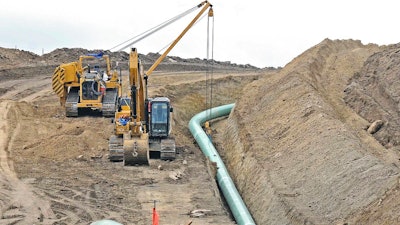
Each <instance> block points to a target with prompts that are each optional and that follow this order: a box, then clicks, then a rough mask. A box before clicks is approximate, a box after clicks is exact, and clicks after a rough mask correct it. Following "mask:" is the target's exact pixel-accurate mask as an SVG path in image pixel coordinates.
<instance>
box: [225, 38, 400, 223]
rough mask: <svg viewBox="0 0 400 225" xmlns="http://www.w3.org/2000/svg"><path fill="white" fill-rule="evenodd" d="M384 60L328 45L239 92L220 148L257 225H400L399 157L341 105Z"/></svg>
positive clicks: (369, 49)
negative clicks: (356, 80) (356, 78)
mask: <svg viewBox="0 0 400 225" xmlns="http://www.w3.org/2000/svg"><path fill="white" fill-rule="evenodd" d="M382 50H384V47H378V46H376V45H363V44H361V42H360V41H353V40H345V41H332V40H328V39H327V40H324V41H323V42H321V43H320V44H318V45H316V46H314V47H313V48H311V49H309V50H307V51H306V52H304V53H303V54H301V55H300V56H298V57H297V58H295V59H294V60H293V61H292V62H291V63H289V64H288V65H287V66H286V67H285V68H283V70H282V71H280V72H279V73H276V74H273V75H271V76H268V77H264V78H263V79H260V80H257V81H254V82H252V83H251V84H249V85H247V86H246V87H245V88H244V90H243V96H242V97H241V98H240V99H239V100H238V101H237V104H236V106H235V108H234V110H233V112H232V113H231V115H230V117H229V119H228V121H227V122H226V125H225V128H223V129H222V130H223V131H222V132H219V133H220V135H219V140H221V141H220V142H221V143H220V144H219V146H220V148H221V149H224V150H223V151H222V152H223V155H224V158H225V159H226V161H227V164H228V168H229V170H230V171H231V173H232V174H233V177H234V180H235V182H236V184H237V185H238V189H239V190H240V191H241V193H242V196H243V198H244V200H245V202H246V203H247V205H248V207H249V210H250V212H251V213H252V215H253V216H254V218H255V220H256V222H257V224H345V223H346V224H347V223H349V224H354V223H356V224H396V223H398V217H399V216H400V214H399V212H400V211H399V210H397V211H394V210H393V208H394V209H398V208H399V207H398V206H397V207H393V206H394V202H397V203H398V202H399V201H400V199H399V197H398V194H397V190H398V183H399V167H398V166H399V162H398V159H399V155H398V152H397V151H389V150H387V149H385V148H384V147H383V146H382V145H380V144H379V143H378V142H377V141H376V140H375V139H374V138H373V137H372V136H371V135H370V134H369V133H367V131H366V130H365V127H367V126H368V125H369V122H368V121H365V120H364V119H363V118H361V117H360V116H359V115H357V114H356V113H355V112H354V111H353V110H351V109H350V108H349V107H348V106H347V105H346V104H345V102H344V101H343V98H344V92H343V91H344V90H345V88H346V85H347V84H348V81H349V79H350V78H351V77H352V76H353V75H354V74H355V73H358V72H359V71H360V70H361V69H362V68H363V65H364V63H365V65H364V70H366V69H365V68H370V67H369V64H368V63H369V62H378V61H379V59H378V57H375V60H372V61H371V59H370V60H368V61H366V60H367V59H368V57H369V56H370V55H372V54H373V53H375V52H379V51H382ZM380 54H381V55H387V53H380ZM378 55H379V54H378ZM378 55H376V56H378ZM375 64H377V63H375ZM371 66H372V65H371ZM382 67H383V68H385V69H386V70H387V69H389V68H388V67H387V66H382ZM374 70H376V69H371V71H374ZM393 85H394V84H393ZM360 86H363V85H362V84H360ZM397 88H398V87H397ZM367 90H369V93H370V94H373V90H370V89H368V88H367ZM357 100H358V99H357ZM357 100H353V101H354V102H355V103H354V104H357V103H356V102H357ZM380 103H381V101H380ZM395 106H396V107H397V105H396V104H395ZM371 107H372V106H371ZM397 111H398V110H397ZM373 119H378V118H375V117H374V118H373ZM379 119H380V118H379ZM254 174H257V176H254ZM371 215H373V217H371Z"/></svg>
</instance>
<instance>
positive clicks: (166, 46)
mask: <svg viewBox="0 0 400 225" xmlns="http://www.w3.org/2000/svg"><path fill="white" fill-rule="evenodd" d="M205 16H207V14H204V15H202V16H201V17H200V18H199V19H198V20H197V21H196V23H194V24H193V27H194V26H196V24H197V23H199V22H200V21H201V20H203V19H204V17H205ZM173 42H174V41H171V42H169V43H168V44H166V45H165V46H164V47H162V48H161V49H160V50H158V51H157V53H160V52H162V51H164V50H165V49H166V48H168V47H169V46H171V44H172V43H173Z"/></svg>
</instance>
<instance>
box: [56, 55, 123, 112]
mask: <svg viewBox="0 0 400 225" xmlns="http://www.w3.org/2000/svg"><path fill="white" fill-rule="evenodd" d="M84 64H86V66H83V65H84ZM91 65H93V66H91ZM52 87H53V90H54V92H55V93H56V94H57V95H58V96H59V98H60V104H61V105H62V106H63V107H65V114H66V116H67V117H77V116H78V114H79V110H80V109H85V108H87V109H91V110H97V111H99V112H101V113H102V115H103V116H104V117H113V116H114V115H115V111H116V107H117V100H118V98H119V97H120V96H121V92H122V90H121V82H120V79H119V77H118V73H117V71H116V70H111V63H110V57H109V56H108V55H105V54H103V53H93V54H88V55H82V56H80V57H79V60H78V61H77V62H70V63H66V64H61V65H60V66H58V67H57V68H56V69H55V70H54V73H53V76H52Z"/></svg>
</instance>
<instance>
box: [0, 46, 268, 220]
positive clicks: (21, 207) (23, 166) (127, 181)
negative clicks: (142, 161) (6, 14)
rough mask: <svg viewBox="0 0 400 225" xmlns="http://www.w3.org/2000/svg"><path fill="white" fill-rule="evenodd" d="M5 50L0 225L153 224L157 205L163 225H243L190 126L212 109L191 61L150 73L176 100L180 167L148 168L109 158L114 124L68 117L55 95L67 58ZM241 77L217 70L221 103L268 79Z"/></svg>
mask: <svg viewBox="0 0 400 225" xmlns="http://www.w3.org/2000/svg"><path fill="white" fill-rule="evenodd" d="M0 50H2V52H1V55H2V56H4V57H3V59H4V60H3V61H2V68H3V70H2V74H1V76H0V80H1V82H0V90H1V92H0V112H1V113H0V116H1V119H0V137H1V139H0V156H1V157H0V159H1V161H0V166H1V167H0V169H1V170H0V185H1V187H2V188H1V189H0V209H1V211H0V213H1V217H0V224H89V223H90V222H93V221H97V220H101V219H112V220H115V221H118V222H120V223H122V224H150V223H151V218H152V208H153V203H154V201H157V211H158V213H159V215H160V224H187V223H188V222H190V221H192V222H193V223H192V224H235V223H234V221H233V220H232V218H231V215H230V212H229V210H228V209H227V208H226V207H225V205H224V201H223V200H222V199H221V197H220V194H219V190H218V187H217V185H216V182H215V180H214V178H213V175H212V173H211V172H209V169H208V166H207V161H206V159H205V158H204V157H203V156H202V154H201V151H200V150H199V149H198V148H197V147H196V145H195V144H194V143H193V139H192V138H191V136H190V134H189V131H188V127H187V124H188V121H189V119H190V118H191V117H192V116H193V115H194V114H195V113H198V112H199V111H201V110H204V109H205V108H204V107H205V102H206V101H205V100H204V99H205V90H206V82H205V81H204V80H205V78H206V73H204V72H193V71H189V72H185V71H182V68H183V67H185V68H188V64H186V65H185V64H183V65H182V67H178V69H177V70H179V72H156V73H154V74H153V75H152V76H151V77H150V79H149V87H150V93H151V94H152V95H157V94H164V95H167V96H168V97H170V98H171V99H172V102H173V106H174V128H173V135H174V136H175V139H176V142H177V148H178V153H179V154H178V156H177V159H176V160H174V161H161V160H151V161H150V166H149V167H124V166H123V163H112V162H109V160H108V158H107V154H108V138H109V137H110V136H111V134H112V132H113V126H112V123H111V119H110V118H103V117H99V116H82V117H79V118H67V117H65V112H64V109H63V108H62V107H61V106H60V104H59V100H58V97H57V96H56V95H55V93H54V92H53V91H52V89H51V75H52V71H53V70H54V68H55V67H52V66H49V65H50V64H55V63H56V62H57V61H60V60H58V59H55V60H54V61H47V60H46V57H44V58H41V57H38V56H35V55H32V54H27V53H26V52H21V51H19V50H13V49H8V50H7V49H0ZM66 51H71V55H72V56H68V52H66ZM58 52H60V50H57V52H56V53H57V54H58ZM61 52H62V51H61ZM78 52H79V51H78ZM57 54H55V55H57ZM60 54H61V53H60ZM18 55H19V56H20V58H18ZM21 55H23V56H21ZM25 55H27V56H25ZM52 55H54V54H52ZM65 55H67V56H65ZM75 55H76V50H67V49H64V52H63V57H62V58H63V60H65V59H66V58H68V57H69V58H70V61H74V60H76V58H73V57H75ZM31 57H33V59H32V61H31V62H29V63H28V64H27V63H26V62H27V60H26V59H27V58H29V59H30V58H31ZM52 58H53V59H54V58H57V57H52ZM6 59H7V60H6ZM8 59H10V60H8ZM63 60H62V61H63ZM189 67H190V65H189ZM233 67H235V66H233ZM204 68H205V67H204V65H203V69H204ZM235 71H236V69H232V68H231V70H228V71H225V72H224V71H223V70H220V71H219V72H218V73H213V78H214V79H215V80H219V82H218V86H215V90H221V91H224V92H226V93H229V92H232V94H230V95H228V96H223V98H222V99H220V97H216V98H215V102H214V103H215V104H223V103H230V102H232V101H235V98H238V97H239V96H238V93H239V90H240V89H241V87H243V85H245V84H246V83H249V82H251V81H253V80H254V79H257V78H258V77H259V76H260V75H261V74H260V72H257V71H260V70H259V69H251V70H248V71H244V70H243V69H242V72H235ZM123 74H124V75H123V80H125V81H126V80H127V77H126V75H125V73H123ZM207 74H208V75H207V76H211V74H210V73H207ZM235 93H236V94H235ZM176 178H178V179H176ZM196 209H205V210H206V212H207V213H206V214H204V215H197V216H195V217H193V215H191V214H190V211H192V210H196Z"/></svg>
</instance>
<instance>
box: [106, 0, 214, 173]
mask: <svg viewBox="0 0 400 225" xmlns="http://www.w3.org/2000/svg"><path fill="white" fill-rule="evenodd" d="M197 7H198V8H201V10H200V12H199V13H198V14H197V15H196V16H195V17H194V18H193V19H192V21H191V22H190V23H189V24H188V25H187V26H186V28H185V29H184V30H183V31H182V32H181V33H180V34H179V36H178V37H177V38H176V39H175V40H174V41H173V42H172V44H171V45H170V46H169V47H168V49H167V50H165V52H164V53H163V54H162V55H161V56H160V57H159V58H158V59H157V60H156V61H155V62H154V63H153V65H152V66H151V67H150V68H149V69H148V70H147V72H144V70H143V67H142V64H141V61H140V59H139V57H138V53H137V49H136V48H132V49H131V51H130V55H129V87H130V97H126V98H121V99H120V101H119V104H118V106H119V107H118V110H117V112H116V113H115V118H114V122H115V132H114V134H113V135H112V136H111V137H110V140H109V151H110V152H109V159H110V160H111V161H124V165H127V166H128V165H149V159H150V158H160V159H171V160H172V159H175V157H176V148H175V140H174V138H173V137H171V136H170V133H171V113H172V112H173V108H172V106H171V103H170V99H169V98H167V97H156V98H149V97H148V94H147V81H148V78H149V77H150V75H151V74H152V73H153V71H154V70H155V69H156V68H157V66H158V65H159V64H160V63H161V62H162V60H163V59H164V58H165V57H166V56H167V54H168V53H169V52H170V51H171V50H172V49H173V48H174V47H175V45H176V44H177V43H178V42H179V41H180V40H181V39H182V37H183V36H184V35H185V34H186V33H187V31H188V30H189V29H190V28H191V27H192V26H193V25H194V24H195V23H196V21H198V20H199V18H200V16H201V15H203V14H204V12H205V11H206V10H207V9H209V11H208V16H209V17H212V16H213V9H212V5H211V4H210V3H209V2H208V1H204V2H202V3H200V4H199V5H198V6H197Z"/></svg>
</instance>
